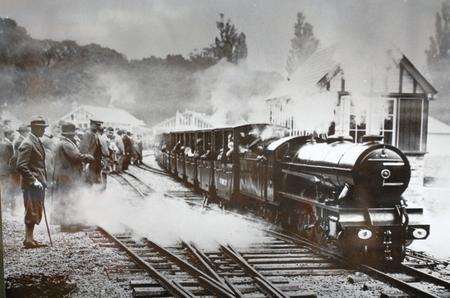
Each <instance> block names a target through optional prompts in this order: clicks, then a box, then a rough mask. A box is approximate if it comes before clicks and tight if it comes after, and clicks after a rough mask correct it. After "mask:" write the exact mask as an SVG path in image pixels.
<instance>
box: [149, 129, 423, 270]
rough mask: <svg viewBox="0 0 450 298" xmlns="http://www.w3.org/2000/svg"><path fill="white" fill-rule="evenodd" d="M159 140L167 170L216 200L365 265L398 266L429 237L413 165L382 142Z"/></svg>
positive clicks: (254, 136)
mask: <svg viewBox="0 0 450 298" xmlns="http://www.w3.org/2000/svg"><path fill="white" fill-rule="evenodd" d="M267 132H269V133H267ZM160 140H161V142H160V148H163V149H162V150H161V151H160V152H159V153H158V154H157V157H156V158H157V160H158V162H159V163H160V165H161V166H162V167H164V168H165V169H166V170H167V171H168V172H170V173H171V174H173V175H174V176H176V177H178V178H179V179H180V180H183V181H184V182H185V183H187V184H190V185H192V186H193V187H194V188H195V189H197V190H198V191H200V192H203V193H205V194H207V195H208V197H210V198H211V199H214V200H217V201H218V202H219V203H220V204H222V205H228V206H245V207H246V208H250V209H253V210H255V212H257V213H258V214H260V215H262V216H264V217H266V218H270V219H272V220H274V221H276V222H280V223H281V225H283V226H284V227H285V228H288V229H292V230H294V231H296V232H299V233H302V234H304V235H306V236H308V237H310V238H311V239H313V240H314V241H317V242H318V243H331V244H336V245H337V246H338V247H339V248H340V249H341V251H342V253H344V254H347V255H349V256H351V257H352V258H355V259H356V260H358V261H360V260H363V261H377V262H379V261H382V262H388V263H392V262H395V263H399V262H401V261H402V260H403V258H404V256H405V248H406V246H407V245H408V244H409V243H410V242H411V241H412V240H416V239H425V238H426V237H427V236H428V234H429V225H427V224H424V223H423V222H422V213H423V210H422V209H421V208H410V207H407V206H406V202H405V200H404V198H403V197H402V194H403V193H404V191H405V190H406V189H407V187H408V184H409V180H410V175H411V169H410V165H409V162H408V159H407V157H406V156H405V155H404V154H403V152H401V151H400V150H399V149H398V148H396V147H394V146H391V145H388V144H383V143H382V138H381V137H380V136H365V137H364V138H363V142H362V143H354V142H353V140H352V139H351V138H349V137H344V136H337V137H333V136H332V137H328V138H318V137H313V136H288V135H287V134H286V131H285V130H284V129H283V128H280V127H277V126H273V125H268V124H248V125H242V126H238V127H226V128H220V129H209V130H196V131H182V132H173V133H169V134H165V135H162V136H161V137H160ZM181 148H184V149H185V152H186V151H189V152H191V151H194V152H196V153H195V154H192V155H190V154H184V153H183V150H180V149H181ZM187 148H188V149H189V150H186V149H187Z"/></svg>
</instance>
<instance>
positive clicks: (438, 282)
mask: <svg viewBox="0 0 450 298" xmlns="http://www.w3.org/2000/svg"><path fill="white" fill-rule="evenodd" d="M400 268H401V269H402V270H403V271H405V272H406V273H407V274H410V275H414V276H417V277H419V278H420V279H421V280H423V281H426V282H429V283H433V284H436V285H438V286H441V287H444V288H446V289H448V290H450V281H447V280H445V279H442V278H439V277H437V276H434V275H431V274H428V273H425V272H423V271H420V270H418V269H416V268H414V267H411V266H408V265H404V264H402V265H401V266H400Z"/></svg>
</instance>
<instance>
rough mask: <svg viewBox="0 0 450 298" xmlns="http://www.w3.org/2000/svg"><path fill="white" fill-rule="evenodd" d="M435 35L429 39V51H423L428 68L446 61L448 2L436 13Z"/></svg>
mask: <svg viewBox="0 0 450 298" xmlns="http://www.w3.org/2000/svg"><path fill="white" fill-rule="evenodd" d="M434 24H435V31H436V32H435V35H434V36H431V37H430V46H429V49H428V50H426V51H425V54H426V55H427V63H428V66H430V67H433V66H436V65H437V64H439V63H440V62H442V61H444V60H446V59H447V58H448V55H449V53H448V52H449V50H450V0H447V1H445V2H443V3H442V6H441V12H440V13H439V12H437V13H436V17H435V23H434Z"/></svg>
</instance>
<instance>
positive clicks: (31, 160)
mask: <svg viewBox="0 0 450 298" xmlns="http://www.w3.org/2000/svg"><path fill="white" fill-rule="evenodd" d="M17 171H18V172H19V173H20V174H21V175H22V188H23V189H27V188H30V187H31V186H32V184H33V183H34V182H35V181H36V180H38V181H39V182H41V183H42V184H43V185H44V186H46V185H47V170H46V168H45V150H44V146H43V145H42V142H41V141H40V140H39V138H38V137H36V136H35V135H34V134H32V133H30V134H29V135H28V136H27V137H26V138H25V140H23V142H22V144H20V147H19V154H18V155H17Z"/></svg>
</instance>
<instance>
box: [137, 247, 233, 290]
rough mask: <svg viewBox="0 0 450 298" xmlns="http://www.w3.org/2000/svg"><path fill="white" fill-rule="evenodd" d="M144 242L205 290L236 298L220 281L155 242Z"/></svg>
mask: <svg viewBox="0 0 450 298" xmlns="http://www.w3.org/2000/svg"><path fill="white" fill-rule="evenodd" d="M143 241H144V243H145V244H146V245H147V247H149V248H152V249H154V250H156V251H158V252H159V253H160V254H161V255H163V256H164V257H166V258H167V259H169V260H170V261H172V262H174V263H175V264H176V265H177V266H178V267H180V268H181V269H183V270H184V271H186V272H188V273H189V274H190V275H192V276H193V277H195V278H197V280H199V281H200V283H201V284H202V285H203V286H204V287H205V288H208V289H210V290H211V291H212V292H214V293H215V294H216V295H219V296H220V297H234V295H233V293H232V292H231V291H230V290H229V289H228V288H226V287H224V286H223V284H221V283H220V282H218V281H215V280H214V279H212V278H211V277H209V276H208V275H206V274H205V273H203V272H202V271H200V270H198V269H197V268H196V267H194V266H192V265H191V264H189V263H188V262H186V261H185V260H183V259H181V258H180V257H178V256H176V255H174V254H173V253H171V252H170V251H168V250H167V249H165V248H163V247H162V246H160V245H158V244H156V243H155V242H153V241H151V240H149V239H147V238H144V239H143Z"/></svg>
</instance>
